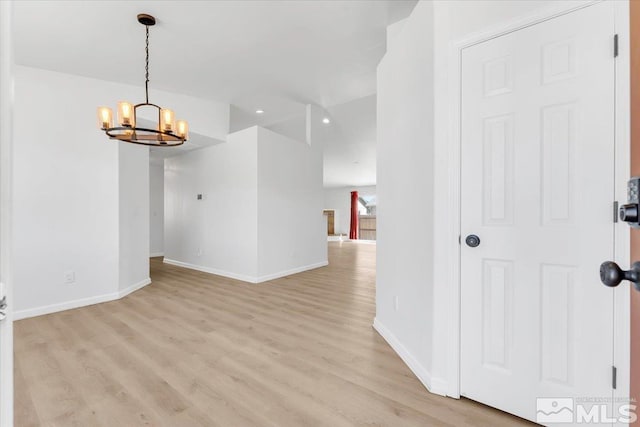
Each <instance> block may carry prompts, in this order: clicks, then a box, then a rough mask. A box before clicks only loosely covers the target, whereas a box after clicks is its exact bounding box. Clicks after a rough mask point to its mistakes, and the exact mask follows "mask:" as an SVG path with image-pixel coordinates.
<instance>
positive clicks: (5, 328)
mask: <svg viewBox="0 0 640 427" xmlns="http://www.w3.org/2000/svg"><path fill="white" fill-rule="evenodd" d="M12 13H13V5H12V0H7V1H0V93H2V94H3V96H2V98H1V99H0V236H1V238H0V296H2V295H6V297H7V310H6V314H7V316H6V318H5V319H4V320H3V321H2V322H0V345H1V346H2V348H1V349H0V378H2V381H0V396H2V399H0V427H10V426H12V425H13V308H12V307H13V298H12V296H13V294H12V288H11V285H12V283H13V280H12V276H11V210H12V207H11V176H12V172H11V169H12V168H11V163H12V162H11V160H12V155H11V153H12V151H11V147H12V136H13V130H12V121H13V115H12V111H13V96H14V91H13V44H12V28H11V21H12V16H13V15H12Z"/></svg>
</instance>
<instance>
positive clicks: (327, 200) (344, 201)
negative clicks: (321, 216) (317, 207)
mask: <svg viewBox="0 0 640 427" xmlns="http://www.w3.org/2000/svg"><path fill="white" fill-rule="evenodd" d="M352 191H357V192H358V195H360V196H375V195H376V186H375V185H368V186H365V187H338V188H325V189H324V208H323V209H329V210H334V211H335V216H334V219H333V221H334V226H335V234H346V235H347V236H348V235H349V229H350V228H351V192H352Z"/></svg>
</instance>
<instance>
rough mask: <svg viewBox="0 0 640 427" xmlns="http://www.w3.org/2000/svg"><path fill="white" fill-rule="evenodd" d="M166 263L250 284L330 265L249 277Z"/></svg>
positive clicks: (169, 261)
mask: <svg viewBox="0 0 640 427" xmlns="http://www.w3.org/2000/svg"><path fill="white" fill-rule="evenodd" d="M164 262H165V263H167V264H171V265H175V266H178V267H184V268H189V269H191V270H197V271H202V272H203V273H209V274H215V275H216V276H222V277H228V278H230V279H235V280H241V281H243V282H248V283H262V282H266V281H269V280H274V279H277V278H280V277H285V276H291V275H292V274H297V273H302V272H303V271H307V270H313V269H315V268H320V267H325V266H327V265H329V262H328V261H322V262H318V263H315V264H309V265H305V266H302V267H297V268H292V269H290V270H285V271H279V272H277V273H273V274H267V275H264V276H260V277H255V276H249V275H246V274H237V273H231V272H229V271H224V270H218V269H216V268H210V267H204V266H202V265H197V264H191V263H188V262H182V261H176V260H175V259H170V258H165V259H164Z"/></svg>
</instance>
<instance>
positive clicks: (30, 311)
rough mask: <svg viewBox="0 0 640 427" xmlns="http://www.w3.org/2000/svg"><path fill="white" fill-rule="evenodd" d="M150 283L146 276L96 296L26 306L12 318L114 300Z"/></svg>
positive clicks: (15, 312)
mask: <svg viewBox="0 0 640 427" xmlns="http://www.w3.org/2000/svg"><path fill="white" fill-rule="evenodd" d="M150 283H151V279H150V278H146V279H144V280H142V281H140V282H138V283H134V284H133V285H131V286H129V287H127V288H125V289H122V290H120V291H118V292H112V293H110V294H104V295H97V296H93V297H88V298H80V299H76V300H72V301H65V302H60V303H57V304H50V305H43V306H41V307H35V308H28V309H26V310H19V311H14V312H13V318H14V320H21V319H27V318H29V317H35V316H42V315H44V314H51V313H57V312H59V311H65V310H71V309H74V308H80V307H86V306H88V305H94V304H99V303H102V302H109V301H115V300H118V299H120V298H124V297H125V296H127V295H129V294H130V293H132V292H134V291H137V290H138V289H141V288H143V287H145V286H147V285H148V284H150Z"/></svg>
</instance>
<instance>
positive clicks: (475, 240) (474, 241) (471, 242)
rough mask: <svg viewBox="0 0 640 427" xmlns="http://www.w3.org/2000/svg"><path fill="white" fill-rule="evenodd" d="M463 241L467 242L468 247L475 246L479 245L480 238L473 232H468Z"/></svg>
mask: <svg viewBox="0 0 640 427" xmlns="http://www.w3.org/2000/svg"><path fill="white" fill-rule="evenodd" d="M464 242H465V243H466V244H467V246H469V247H470V248H475V247H476V246H479V245H480V238H479V237H478V236H476V235H475V234H469V235H468V236H467V238H466V239H464Z"/></svg>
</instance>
